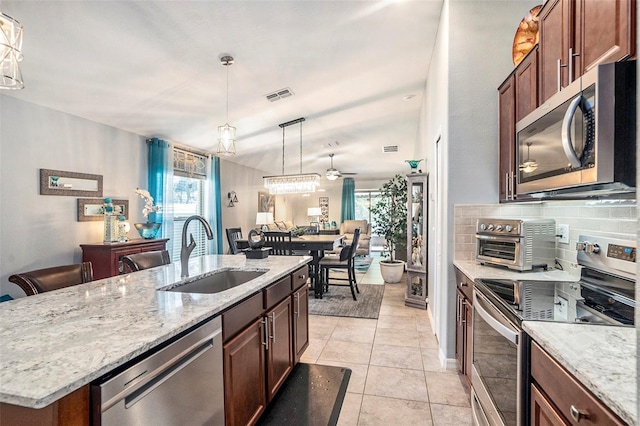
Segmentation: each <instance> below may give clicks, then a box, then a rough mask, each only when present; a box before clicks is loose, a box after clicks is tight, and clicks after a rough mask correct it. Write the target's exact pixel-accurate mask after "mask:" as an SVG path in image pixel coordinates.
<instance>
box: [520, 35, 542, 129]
mask: <svg viewBox="0 0 640 426" xmlns="http://www.w3.org/2000/svg"><path fill="white" fill-rule="evenodd" d="M515 76H516V77H515V78H516V123H517V122H518V121H520V120H522V119H523V118H524V117H526V116H527V114H529V113H530V112H532V111H533V110H535V109H536V108H537V107H538V48H537V47H536V48H534V49H533V50H532V51H531V52H530V53H529V54H528V55H527V56H526V57H525V58H524V60H523V61H522V62H520V64H519V65H518V67H517V68H516V72H515Z"/></svg>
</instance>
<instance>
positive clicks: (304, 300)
mask: <svg viewBox="0 0 640 426" xmlns="http://www.w3.org/2000/svg"><path fill="white" fill-rule="evenodd" d="M291 297H292V298H293V299H292V303H293V352H294V362H295V363H297V362H298V361H300V357H301V356H302V354H303V353H304V351H305V349H307V346H309V287H307V286H306V285H305V286H304V287H302V288H301V289H300V290H298V291H296V292H295V293H293V295H292V296H291Z"/></svg>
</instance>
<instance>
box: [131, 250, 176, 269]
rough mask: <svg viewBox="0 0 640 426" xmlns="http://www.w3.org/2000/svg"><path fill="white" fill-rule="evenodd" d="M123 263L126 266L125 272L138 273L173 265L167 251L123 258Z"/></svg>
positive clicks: (149, 252) (147, 252)
mask: <svg viewBox="0 0 640 426" xmlns="http://www.w3.org/2000/svg"><path fill="white" fill-rule="evenodd" d="M122 263H123V265H124V266H125V268H124V269H125V272H137V271H142V270H143V269H149V268H155V267H156V266H162V265H168V264H169V263H171V258H170V257H169V252H168V251H167V250H157V251H145V252H143V253H135V254H129V255H127V256H122Z"/></svg>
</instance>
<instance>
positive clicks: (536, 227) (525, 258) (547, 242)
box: [476, 218, 556, 271]
mask: <svg viewBox="0 0 640 426" xmlns="http://www.w3.org/2000/svg"><path fill="white" fill-rule="evenodd" d="M476 241H477V243H476V260H478V261H479V262H480V263H483V264H487V265H496V266H506V267H507V268H509V269H515V270H517V271H528V270H531V269H536V268H542V269H547V268H551V267H553V265H554V264H555V259H556V222H555V220H553V219H491V218H480V219H478V222H477V224H476Z"/></svg>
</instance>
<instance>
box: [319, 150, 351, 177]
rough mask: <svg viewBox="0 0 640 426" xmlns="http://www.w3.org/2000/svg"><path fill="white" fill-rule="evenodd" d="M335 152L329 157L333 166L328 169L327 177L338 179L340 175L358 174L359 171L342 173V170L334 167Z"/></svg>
mask: <svg viewBox="0 0 640 426" xmlns="http://www.w3.org/2000/svg"><path fill="white" fill-rule="evenodd" d="M334 155H335V154H329V158H331V167H330V168H328V169H327V173H326V176H327V179H329V180H336V179H338V178H339V177H342V176H345V175H357V173H340V171H339V170H338V169H336V168H334V167H333V156H334Z"/></svg>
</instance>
